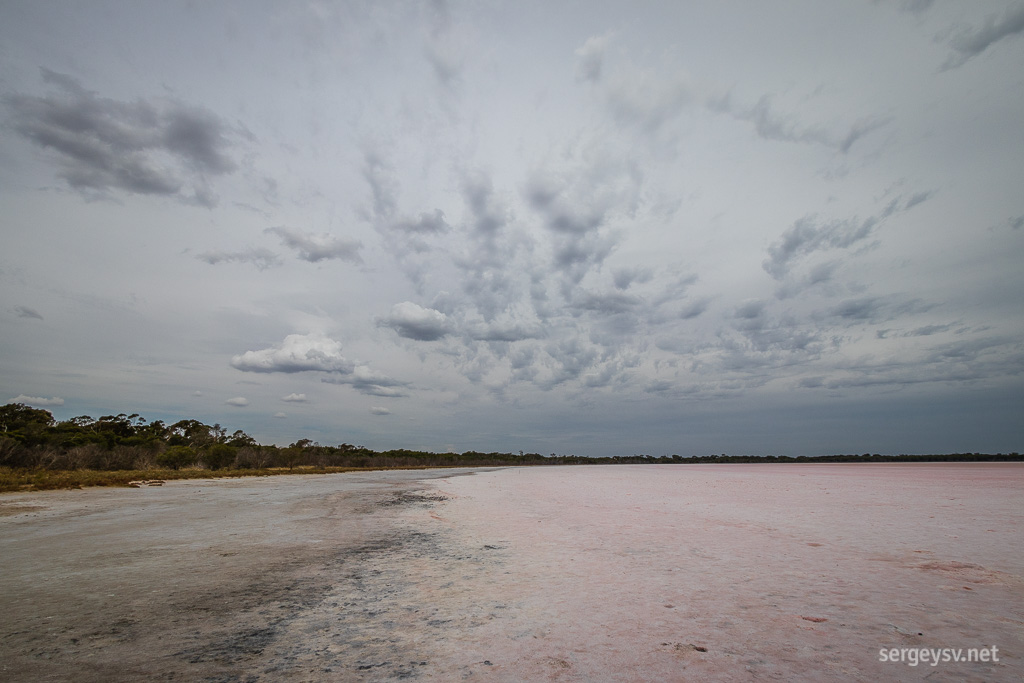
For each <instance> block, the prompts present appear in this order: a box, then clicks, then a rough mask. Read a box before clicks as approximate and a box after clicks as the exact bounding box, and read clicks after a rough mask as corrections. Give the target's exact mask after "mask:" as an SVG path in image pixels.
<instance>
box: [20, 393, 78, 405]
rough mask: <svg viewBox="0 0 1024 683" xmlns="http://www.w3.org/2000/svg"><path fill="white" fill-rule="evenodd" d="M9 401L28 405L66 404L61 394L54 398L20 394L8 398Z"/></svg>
mask: <svg viewBox="0 0 1024 683" xmlns="http://www.w3.org/2000/svg"><path fill="white" fill-rule="evenodd" d="M7 402H8V403H24V404H25V405H28V406H62V405H64V399H62V398H61V397H59V396H54V397H52V398H44V397H42V396H26V395H25V394H18V395H17V396H15V397H14V398H11V399H8V400H7Z"/></svg>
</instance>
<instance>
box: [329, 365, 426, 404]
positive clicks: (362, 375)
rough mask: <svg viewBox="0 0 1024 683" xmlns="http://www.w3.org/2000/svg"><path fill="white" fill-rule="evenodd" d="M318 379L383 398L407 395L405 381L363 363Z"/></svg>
mask: <svg viewBox="0 0 1024 683" xmlns="http://www.w3.org/2000/svg"><path fill="white" fill-rule="evenodd" d="M320 381H321V382H324V383H326V384H346V385H349V386H351V387H352V388H353V389H355V390H356V391H358V392H359V393H361V394H365V395H367V396H380V397H384V398H400V397H404V396H408V393H406V392H405V391H404V387H407V386H408V384H407V383H406V382H400V381H398V380H396V379H393V378H391V377H388V376H387V375H384V374H381V373H379V372H375V371H373V370H371V369H370V368H369V367H367V366H365V365H358V366H356V367H355V368H354V369H353V371H352V372H351V373H349V374H346V375H332V376H330V377H323V378H321V379H320Z"/></svg>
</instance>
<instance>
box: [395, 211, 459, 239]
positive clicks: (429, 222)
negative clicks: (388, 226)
mask: <svg viewBox="0 0 1024 683" xmlns="http://www.w3.org/2000/svg"><path fill="white" fill-rule="evenodd" d="M392 227H393V228H395V229H396V230H401V231H402V232H407V233H411V234H419V235H439V234H442V233H445V232H448V231H449V230H451V226H450V225H448V223H447V222H446V221H445V219H444V212H443V211H441V209H434V211H433V213H421V214H420V216H419V218H416V219H406V220H402V221H397V222H396V223H394V225H393V226H392Z"/></svg>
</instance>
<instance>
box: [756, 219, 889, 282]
mask: <svg viewBox="0 0 1024 683" xmlns="http://www.w3.org/2000/svg"><path fill="white" fill-rule="evenodd" d="M877 225H878V219H877V218H875V217H869V218H867V219H865V220H863V221H859V220H856V219H845V220H833V221H829V222H821V221H819V219H818V217H817V216H815V215H809V216H804V217H803V218H799V219H797V220H796V221H795V222H794V223H793V226H792V227H791V228H790V229H789V230H787V231H786V232H784V233H783V234H782V236H781V237H780V238H779V239H778V240H777V241H776V242H775V243H773V244H772V245H771V246H770V247H768V259H766V260H765V261H764V263H763V264H762V266H763V267H764V269H765V271H766V272H767V273H768V274H769V275H771V276H772V277H773V278H775V279H776V280H778V279H781V278H782V277H784V276H785V275H786V274H787V273H788V272H789V268H790V264H791V262H792V261H793V260H795V259H796V258H798V257H800V256H804V255H807V254H810V253H812V252H815V251H820V250H824V249H845V248H847V247H849V246H851V245H853V244H856V243H857V242H860V241H861V240H864V239H865V238H867V237H868V236H869V235H870V234H871V232H872V231H873V230H874V229H875V227H876V226H877Z"/></svg>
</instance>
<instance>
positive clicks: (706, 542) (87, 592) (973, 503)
mask: <svg viewBox="0 0 1024 683" xmlns="http://www.w3.org/2000/svg"><path fill="white" fill-rule="evenodd" d="M466 474H467V471H466V470H458V471H452V470H432V471H422V472H385V473H364V474H341V475H328V476H309V477H305V476H302V477H276V478H266V479H242V480H231V481H228V480H216V481H183V482H172V483H168V484H167V485H165V486H162V487H153V488H143V489H117V490H101V489H93V490H84V491H65V492H49V493H36V494H16V495H5V496H2V497H0V614H2V615H3V619H2V620H0V678H3V679H5V680H17V681H22V680H24V681H29V680H67V681H72V680H73V681H100V680H218V681H233V680H237V681H275V680H304V681H364V680H365V681H376V680H408V679H413V680H434V681H449V680H464V679H465V680H487V681H677V680H678V681H683V680H724V681H730V680H736V681H740V680H743V681H746V680H766V679H778V680H807V681H817V680H864V681H868V680H903V681H913V680H925V679H926V680H928V681H936V680H938V681H944V680H948V681H953V680H985V681H1002V680H1005V681H1011V680H1020V679H1021V677H1022V676H1024V665H1022V661H1021V657H1022V652H1024V578H1022V577H1024V551H1022V550H1021V549H1022V548H1024V531H1022V521H1024V519H1022V518H1024V505H1022V503H1024V466H1022V465H1021V464H1018V463H1005V464H1002V463H1001V464H957V463H935V464H929V463H913V464H905V465H904V464H889V463H886V464H860V463H858V464H764V465H748V464H732V465H664V466H663V465H657V466H655V465H628V466H601V467H588V466H575V467H544V468H510V469H501V470H486V471H485V470H478V471H476V472H475V473H472V475H471V476H465V475H466ZM992 646H995V647H996V648H998V650H997V655H996V656H997V657H998V658H999V661H998V662H992V661H988V662H972V663H963V662H961V663H956V662H940V663H938V664H937V665H935V666H932V665H931V664H930V663H919V664H918V665H917V666H910V665H909V663H907V662H906V661H904V662H881V661H879V651H880V650H881V649H883V648H884V649H886V650H889V649H890V648H899V649H902V650H903V651H906V652H909V650H911V649H913V650H915V651H917V650H918V649H919V648H933V649H934V648H957V649H960V648H962V649H963V650H964V651H965V653H966V650H967V649H968V648H991V647H992Z"/></svg>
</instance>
